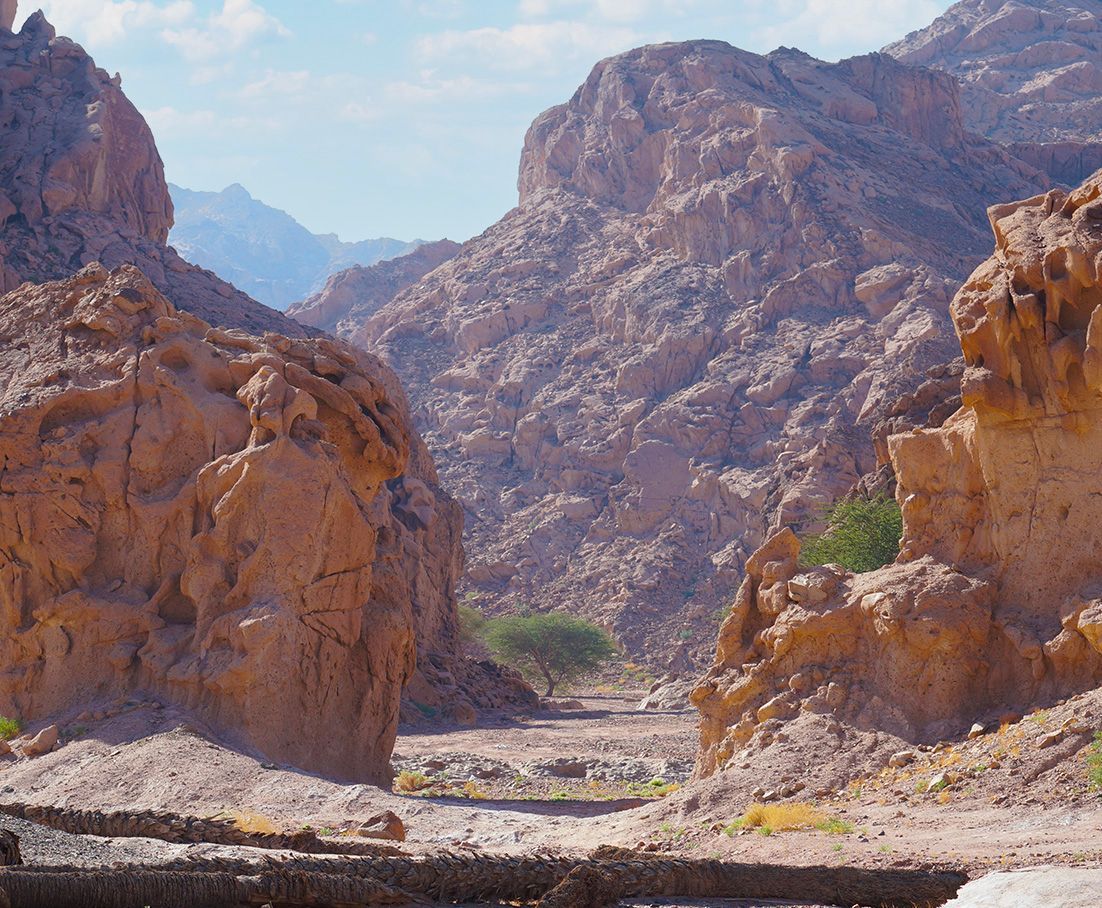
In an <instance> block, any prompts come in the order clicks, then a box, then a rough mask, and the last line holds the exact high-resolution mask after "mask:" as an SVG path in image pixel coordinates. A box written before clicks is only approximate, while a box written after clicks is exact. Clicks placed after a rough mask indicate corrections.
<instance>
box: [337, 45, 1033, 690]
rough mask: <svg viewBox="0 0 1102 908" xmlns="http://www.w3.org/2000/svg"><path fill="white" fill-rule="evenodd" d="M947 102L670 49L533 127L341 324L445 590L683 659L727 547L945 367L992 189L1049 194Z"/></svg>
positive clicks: (840, 483)
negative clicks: (375, 301)
mask: <svg viewBox="0 0 1102 908" xmlns="http://www.w3.org/2000/svg"><path fill="white" fill-rule="evenodd" d="M957 91H958V88H957V84H956V82H955V81H954V80H953V79H952V78H950V77H949V76H947V75H945V74H944V73H937V72H933V71H928V70H923V69H918V68H914V67H908V66H904V65H902V64H899V63H898V62H896V61H895V60H893V59H891V58H890V57H886V56H879V55H871V56H867V57H860V58H856V59H853V60H848V61H844V62H842V63H838V64H827V63H822V62H820V61H817V60H814V59H812V58H810V57H808V56H806V55H805V54H801V53H799V52H797V51H790V50H783V51H778V52H776V53H773V54H770V55H769V56H768V57H760V56H757V55H754V54H750V53H746V52H743V51H740V50H737V49H736V48H733V47H731V46H729V45H727V44H724V43H722V42H718V41H697V42H689V43H684V44H666V45H657V46H651V47H645V48H641V49H639V50H635V51H631V52H630V53H626V54H623V55H620V56H618V57H614V58H611V59H609V60H605V61H603V62H601V63H599V64H598V65H597V66H596V67H595V68H594V70H593V72H592V74H591V75H590V76H589V78H588V79H587V80H586V82H585V83H584V84H583V85H582V86H581V87H580V88H579V89H578V91H577V93H576V94H575V95H574V97H573V98H572V99H571V100H570V101H569V102H568V103H566V104H562V105H559V106H558V107H555V108H552V109H551V110H549V111H547V112H546V113H544V114H543V115H541V116H540V117H539V118H538V119H537V120H536V121H535V123H534V124H533V125H532V127H531V129H530V130H529V132H528V136H527V138H526V141H525V147H524V151H523V154H522V158H521V164H520V178H519V185H520V203H519V206H518V208H516V209H515V210H513V211H511V212H510V213H509V214H507V215H506V216H505V217H504V218H503V219H502V220H501V221H500V222H498V223H497V224H495V225H494V226H492V227H491V228H490V229H489V230H487V231H486V232H485V233H484V234H483V235H481V236H479V237H476V238H475V239H473V240H471V241H469V242H468V243H466V244H465V245H464V246H463V248H462V249H461V250H460V251H459V253H458V254H457V255H456V256H455V257H454V258H452V259H451V260H449V261H447V262H444V263H443V264H442V265H441V266H440V267H438V268H436V269H435V270H434V271H432V272H431V273H430V274H428V275H427V276H426V277H425V278H423V279H422V280H421V281H420V282H419V283H418V284H416V285H414V286H413V287H411V288H409V289H407V290H406V291H404V292H403V293H400V294H399V295H398V296H397V297H396V298H395V299H394V300H393V301H392V302H390V303H389V304H387V305H386V306H384V307H382V308H381V309H380V310H379V311H378V312H377V313H375V314H374V315H372V316H371V317H370V318H369V319H368V320H367V322H366V323H365V324H364V326H363V328H362V329H361V330H360V331H359V332H358V333H357V334H356V335H355V339H356V340H357V342H359V343H362V344H364V345H365V346H367V347H368V348H369V349H372V350H375V351H378V352H379V353H380V354H381V355H383V356H384V357H386V358H387V359H388V361H389V362H391V363H392V364H393V365H394V367H395V369H396V370H397V371H398V372H399V374H400V376H401V377H402V380H403V384H404V386H405V387H406V388H407V390H408V391H409V393H410V395H411V401H412V403H413V405H414V410H415V417H416V418H417V420H418V424H419V425H420V426H421V428H422V430H423V431H424V432H425V434H426V440H427V442H428V443H429V445H430V447H431V448H432V450H433V451H434V455H435V457H436V459H437V463H438V465H439V466H440V469H441V473H442V476H443V478H444V481H445V482H446V484H447V485H448V486H449V488H451V489H452V490H454V491H455V493H456V495H457V497H458V498H459V499H460V500H461V501H463V503H464V506H465V508H466V510H467V517H468V519H467V526H468V537H467V549H468V551H469V552H471V553H472V557H471V564H470V567H469V571H468V575H467V591H469V592H473V593H474V594H475V595H476V597H477V599H478V601H479V602H480V603H481V604H483V605H486V606H488V607H491V608H505V607H510V606H517V605H522V604H523V605H529V606H537V607H564V608H567V609H569V610H571V611H573V612H575V613H579V614H583V615H587V616H589V617H591V618H594V619H596V620H599V621H601V622H603V623H604V624H606V625H607V626H608V627H610V628H611V629H612V630H613V631H614V632H615V633H616V635H617V636H618V637H619V638H620V640H621V641H623V642H624V643H625V644H627V646H628V647H629V648H630V650H631V651H633V653H634V654H639V655H642V656H643V658H648V659H651V660H654V661H660V662H661V663H662V665H661V666H659V667H661V668H663V669H669V670H672V671H673V672H674V673H681V672H684V671H686V670H688V668H689V665H690V664H692V663H693V662H694V660H697V659H699V661H700V664H705V663H706V661H707V660H708V659H709V658H710V648H711V641H712V640H713V639H714V629H715V626H716V624H715V620H716V617H715V616H716V615H717V613H718V611H719V610H720V609H721V608H722V607H723V606H724V605H725V604H726V603H729V602H730V600H731V598H732V597H733V595H734V592H735V590H736V589H737V586H738V583H739V580H740V578H741V574H742V570H743V568H744V566H745V562H746V559H747V557H748V556H749V555H750V553H751V552H752V551H753V550H754V549H755V548H756V547H757V546H758V545H759V544H760V542H761V541H762V540H763V539H764V538H765V536H766V535H767V534H768V533H769V532H770V530H771V529H775V528H776V527H777V526H779V525H782V524H785V523H789V522H792V521H798V520H801V519H805V518H813V517H814V516H815V515H816V514H817V509H818V507H819V506H820V505H821V504H823V503H826V502H828V501H830V500H831V499H833V498H835V497H837V496H839V495H841V494H844V493H845V492H846V491H847V490H848V489H849V488H850V487H852V485H853V484H854V483H855V482H856V481H857V480H858V478H859V477H860V476H862V475H863V474H865V473H866V472H868V471H869V470H871V469H873V468H874V467H875V466H876V458H875V453H874V449H873V445H872V443H871V442H870V440H869V439H870V433H871V429H872V427H873V426H875V425H876V423H877V422H878V420H879V419H880V418H881V417H882V416H884V415H885V412H886V411H887V410H888V409H890V408H891V407H892V405H893V403H894V401H895V400H896V399H897V398H898V396H899V395H900V394H901V393H904V392H906V391H909V390H910V389H913V388H914V387H915V385H916V384H917V382H918V380H919V379H920V377H921V376H922V375H923V374H924V373H925V371H926V370H927V369H928V368H929V367H931V366H933V365H935V364H937V363H941V362H945V361H947V360H950V359H952V358H953V356H954V355H955V351H956V349H957V347H956V343H955V341H954V339H953V336H952V328H951V325H950V323H949V319H948V316H947V310H948V303H949V298H950V295H951V292H952V288H953V287H955V286H959V284H960V281H962V280H963V279H964V278H965V277H966V276H967V274H968V272H969V271H970V270H971V269H972V268H974V267H975V265H976V264H977V263H978V262H979V261H981V260H982V258H983V257H984V255H986V254H987V251H988V249H989V243H988V239H987V237H988V226H987V222H986V218H985V214H984V211H985V208H986V205H987V204H988V203H989V200H990V199H991V198H1007V197H1010V198H1013V197H1016V196H1017V197H1021V196H1026V195H1031V194H1033V193H1035V192H1037V191H1042V190H1043V189H1045V188H1047V187H1048V185H1049V183H1050V180H1049V178H1048V177H1047V176H1045V175H1043V174H1041V173H1040V172H1039V171H1038V170H1037V169H1035V168H1034V167H1032V166H1031V165H1029V164H1026V163H1023V162H1021V161H1019V160H1018V159H1016V158H1014V157H1013V156H1012V155H1010V154H1009V153H1008V152H1007V151H1006V150H1004V149H1002V148H1000V147H999V146H997V145H995V144H994V143H991V142H988V141H986V140H983V139H981V138H978V137H976V136H974V135H971V134H970V133H969V132H968V131H967V130H966V129H965V127H964V125H963V123H962V121H961V117H960V110H959V103H958V95H957ZM647 654H649V655H647Z"/></svg>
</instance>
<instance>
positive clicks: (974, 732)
mask: <svg viewBox="0 0 1102 908" xmlns="http://www.w3.org/2000/svg"><path fill="white" fill-rule="evenodd" d="M984 731H985V729H984V727H983V726H982V725H980V723H979V722H977V723H976V724H975V725H973V726H972V727H971V728H970V729H968V740H969V741H971V740H973V739H974V738H978V737H980V735H982V734H983V733H984Z"/></svg>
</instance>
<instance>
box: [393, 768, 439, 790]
mask: <svg viewBox="0 0 1102 908" xmlns="http://www.w3.org/2000/svg"><path fill="white" fill-rule="evenodd" d="M431 786H432V779H430V778H429V777H428V776H426V775H425V774H424V773H423V772H411V771H410V770H408V769H403V770H402V771H401V772H400V773H398V778H396V779H395V780H394V787H395V788H396V789H397V790H398V791H402V792H405V793H407V794H409V793H410V792H414V791H421V790H422V789H425V788H429V787H431Z"/></svg>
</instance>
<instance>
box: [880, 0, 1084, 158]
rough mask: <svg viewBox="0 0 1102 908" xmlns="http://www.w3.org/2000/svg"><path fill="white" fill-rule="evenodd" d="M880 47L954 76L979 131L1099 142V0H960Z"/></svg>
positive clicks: (1005, 137) (1001, 136) (1012, 138)
mask: <svg viewBox="0 0 1102 908" xmlns="http://www.w3.org/2000/svg"><path fill="white" fill-rule="evenodd" d="M884 51H885V53H889V54H891V55H893V56H894V57H896V58H897V59H899V60H902V61H903V62H905V63H912V64H917V65H920V66H930V67H936V68H938V69H943V70H946V71H947V72H950V73H952V74H953V75H954V76H956V77H957V78H958V79H960V81H961V85H962V88H961V106H962V108H963V111H964V118H965V122H966V123H967V124H968V126H969V128H971V129H974V130H975V131H977V132H980V133H983V134H984V135H986V136H988V137H989V138H992V139H997V140H998V141H1001V142H1081V141H1089V142H1099V141H1102V0H964V2H962V3H957V4H955V5H954V6H952V7H950V8H949V10H948V11H946V13H945V14H944V15H943V16H939V17H938V18H937V19H935V20H934V22H933V23H932V24H930V25H929V26H928V27H926V28H924V29H921V30H919V31H916V32H913V33H911V34H910V35H908V36H907V37H906V38H904V39H903V40H901V41H897V42H895V43H894V44H890V45H888V46H887V47H886V48H884ZM1095 166H1099V165H1097V164H1096V165H1095Z"/></svg>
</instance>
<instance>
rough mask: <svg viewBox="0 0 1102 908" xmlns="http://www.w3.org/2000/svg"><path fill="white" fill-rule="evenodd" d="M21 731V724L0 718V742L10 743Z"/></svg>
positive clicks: (13, 720) (14, 720)
mask: <svg viewBox="0 0 1102 908" xmlns="http://www.w3.org/2000/svg"><path fill="white" fill-rule="evenodd" d="M22 731H23V723H22V722H20V721H19V720H18V719H9V718H8V717H7V716H0V741H10V740H11V739H12V738H14V737H16V736H18V735H19V734H20V732H22Z"/></svg>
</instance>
